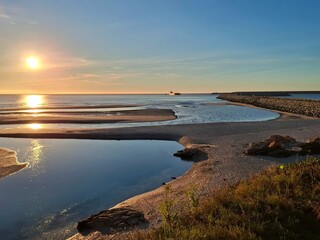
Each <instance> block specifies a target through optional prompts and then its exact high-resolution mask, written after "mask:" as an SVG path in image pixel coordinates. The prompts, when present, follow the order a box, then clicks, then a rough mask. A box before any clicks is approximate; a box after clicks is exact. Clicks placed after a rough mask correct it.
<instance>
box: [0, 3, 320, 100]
mask: <svg viewBox="0 0 320 240" xmlns="http://www.w3.org/2000/svg"><path fill="white" fill-rule="evenodd" d="M319 9H320V2H319V1H312V0H306V1H302V0H300V1H296V0H286V1H285V0H268V1H267V0H266V1H262V0H233V1H232V0H211V1H206V0H202V1H196V0H194V1H190V0H184V1H182V0H180V1H178V0H176V1H174V0H158V1H155V0H135V1H134V0H130V1H129V0H127V1H125V0H123V1H121V0H112V1H109V0H94V1H92V0H91V1H90V0H55V1H50V0H26V1H22V0H20V1H17V0H7V1H6V0H2V1H1V2H0V81H1V85H2V86H1V89H0V93H28V94H29V93H155V92H168V91H170V90H173V91H178V92H214V91H237V90H320V79H319V76H320V67H319V66H320V14H319ZM29 55H34V56H38V57H39V59H41V65H42V68H41V69H39V70H37V71H30V70H29V69H26V67H25V66H24V59H25V58H26V56H29Z"/></svg>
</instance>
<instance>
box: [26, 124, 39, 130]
mask: <svg viewBox="0 0 320 240" xmlns="http://www.w3.org/2000/svg"><path fill="white" fill-rule="evenodd" d="M28 127H29V128H31V129H34V130H37V129H40V128H42V124H40V123H30V124H28Z"/></svg>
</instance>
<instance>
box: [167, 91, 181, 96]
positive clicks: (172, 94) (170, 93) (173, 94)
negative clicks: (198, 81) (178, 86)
mask: <svg viewBox="0 0 320 240" xmlns="http://www.w3.org/2000/svg"><path fill="white" fill-rule="evenodd" d="M167 95H170V96H176V95H181V93H175V92H172V91H171V92H169V93H168V94H167Z"/></svg>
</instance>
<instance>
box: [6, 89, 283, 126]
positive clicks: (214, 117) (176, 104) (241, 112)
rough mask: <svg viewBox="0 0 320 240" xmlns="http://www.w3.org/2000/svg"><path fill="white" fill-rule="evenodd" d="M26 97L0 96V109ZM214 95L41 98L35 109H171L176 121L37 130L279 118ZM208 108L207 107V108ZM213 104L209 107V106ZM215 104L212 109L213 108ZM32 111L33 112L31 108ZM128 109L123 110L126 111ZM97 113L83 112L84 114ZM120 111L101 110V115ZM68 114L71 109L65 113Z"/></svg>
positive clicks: (25, 104) (23, 102) (23, 104)
mask: <svg viewBox="0 0 320 240" xmlns="http://www.w3.org/2000/svg"><path fill="white" fill-rule="evenodd" d="M27 97H28V96H20V95H0V108H14V107H28V104H30V103H28V101H26V99H27ZM226 103H227V102H226V101H223V100H220V99H217V95H209V94H207V95H205V94H198V95H192V94H190V95H180V96H168V95H42V96H41V104H39V105H38V106H37V107H39V108H40V107H59V106H61V107H62V106H79V105H81V106H90V107H91V106H99V105H100V106H101V105H109V104H138V105H142V106H141V107H135V108H132V109H150V108H156V109H159V108H161V109H172V110H173V111H174V112H175V114H176V115H177V117H178V118H177V119H176V120H170V121H162V122H144V123H141V122H140V123H112V124H110V123H107V124H106V123H102V124H85V125H84V124H41V128H70V127H71V128H90V127H92V128H115V127H133V126H154V125H172V124H190V123H211V122H248V121H266V120H270V119H275V118H277V117H279V114H277V113H274V112H271V111H268V110H262V109H257V108H248V107H240V106H234V105H229V104H226ZM209 104H211V105H209ZM212 104H213V105H212ZM214 104H215V105H214ZM35 109H36V108H35ZM126 109H128V108H125V109H124V110H126ZM93 110H99V108H98V107H97V108H96V109H92V108H91V109H87V111H93ZM109 110H110V111H112V110H122V109H112V108H110V109H104V111H109ZM68 111H72V109H68ZM28 127H29V125H26V124H20V125H18V124H17V125H0V128H28Z"/></svg>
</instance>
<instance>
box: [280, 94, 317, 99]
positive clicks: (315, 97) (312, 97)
mask: <svg viewBox="0 0 320 240" xmlns="http://www.w3.org/2000/svg"><path fill="white" fill-rule="evenodd" d="M285 98H301V99H311V100H320V94H291V96H288V97H285Z"/></svg>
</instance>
